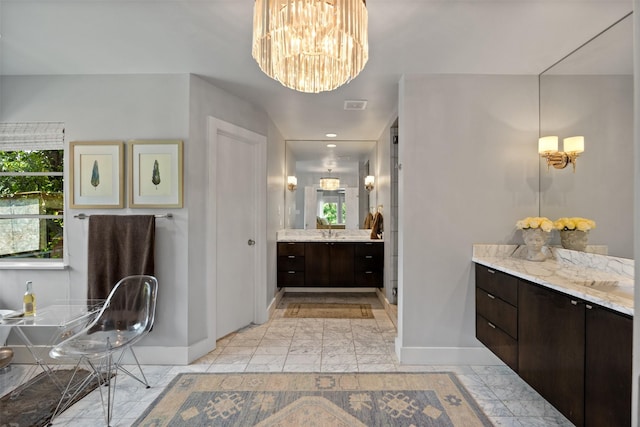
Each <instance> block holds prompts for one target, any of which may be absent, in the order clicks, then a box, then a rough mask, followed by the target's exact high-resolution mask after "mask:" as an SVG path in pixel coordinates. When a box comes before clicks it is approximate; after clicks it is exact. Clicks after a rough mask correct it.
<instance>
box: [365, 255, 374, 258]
mask: <svg viewBox="0 0 640 427" xmlns="http://www.w3.org/2000/svg"><path fill="white" fill-rule="evenodd" d="M365 258H366V259H371V258H373V255H366V256H365Z"/></svg>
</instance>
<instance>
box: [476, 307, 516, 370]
mask: <svg viewBox="0 0 640 427" xmlns="http://www.w3.org/2000/svg"><path fill="white" fill-rule="evenodd" d="M476 338H478V340H479V341H480V342H481V343H483V344H484V345H486V346H487V348H488V349H489V350H491V351H492V352H493V354H495V355H496V356H498V357H499V358H500V359H501V360H502V361H503V362H504V363H506V364H507V366H509V367H510V368H511V369H513V370H514V371H516V372H518V341H516V340H514V339H513V338H512V337H510V336H509V335H508V334H506V333H505V332H504V331H502V330H501V329H500V328H498V327H496V326H495V325H494V324H492V323H491V322H489V321H488V320H487V319H485V318H484V317H482V316H480V315H476Z"/></svg>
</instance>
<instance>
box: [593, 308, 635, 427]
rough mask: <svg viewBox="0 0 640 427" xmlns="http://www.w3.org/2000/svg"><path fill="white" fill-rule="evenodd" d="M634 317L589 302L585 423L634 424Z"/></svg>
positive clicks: (594, 425) (598, 424)
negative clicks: (632, 367)
mask: <svg viewBox="0 0 640 427" xmlns="http://www.w3.org/2000/svg"><path fill="white" fill-rule="evenodd" d="M632 339H633V319H632V318H630V317H627V316H624V315H621V314H618V313H614V312H612V311H609V310H607V309H605V308H602V307H598V306H595V305H590V304H589V305H587V310H586V355H585V361H586V370H585V372H586V378H585V425H587V426H593V427H597V426H620V427H623V426H630V425H631V364H632V362H631V360H632V357H631V351H632Z"/></svg>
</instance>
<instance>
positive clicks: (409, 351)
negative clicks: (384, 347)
mask: <svg viewBox="0 0 640 427" xmlns="http://www.w3.org/2000/svg"><path fill="white" fill-rule="evenodd" d="M396 353H397V355H398V358H399V359H400V363H401V364H403V365H504V363H503V362H502V361H501V360H500V359H498V357H497V356H496V355H495V354H493V353H491V351H489V350H488V349H486V348H484V347H398V343H397V340H396Z"/></svg>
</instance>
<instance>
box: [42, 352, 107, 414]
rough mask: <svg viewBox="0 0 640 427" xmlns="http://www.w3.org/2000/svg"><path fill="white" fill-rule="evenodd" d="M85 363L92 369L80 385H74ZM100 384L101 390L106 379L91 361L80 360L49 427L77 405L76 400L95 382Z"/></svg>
mask: <svg viewBox="0 0 640 427" xmlns="http://www.w3.org/2000/svg"><path fill="white" fill-rule="evenodd" d="M83 362H84V363H86V364H87V365H88V366H89V367H90V368H91V369H90V370H89V374H88V375H87V376H86V377H85V378H84V379H82V380H81V381H80V382H79V383H78V384H75V383H74V380H75V379H76V376H77V374H78V371H79V370H81V369H82V366H83ZM94 380H95V381H97V382H98V388H100V387H101V386H102V385H103V383H104V377H103V375H101V374H100V372H99V371H96V369H95V368H94V367H93V364H92V363H91V361H89V360H88V359H85V358H80V359H79V360H78V363H76V365H75V367H74V369H73V374H71V378H70V379H69V382H68V383H67V385H66V387H65V389H64V391H63V392H62V395H61V396H60V400H59V401H58V405H57V406H56V409H55V410H54V411H53V414H52V415H51V418H50V419H49V423H48V425H53V420H54V419H55V418H56V417H57V416H58V415H60V414H61V413H62V412H64V411H66V410H67V409H68V408H69V407H70V406H71V405H72V404H73V403H75V398H76V397H77V396H78V395H79V394H80V393H81V392H82V391H83V390H84V389H85V388H86V387H87V386H89V385H90V384H91V383H92V382H93V381H94Z"/></svg>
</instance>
